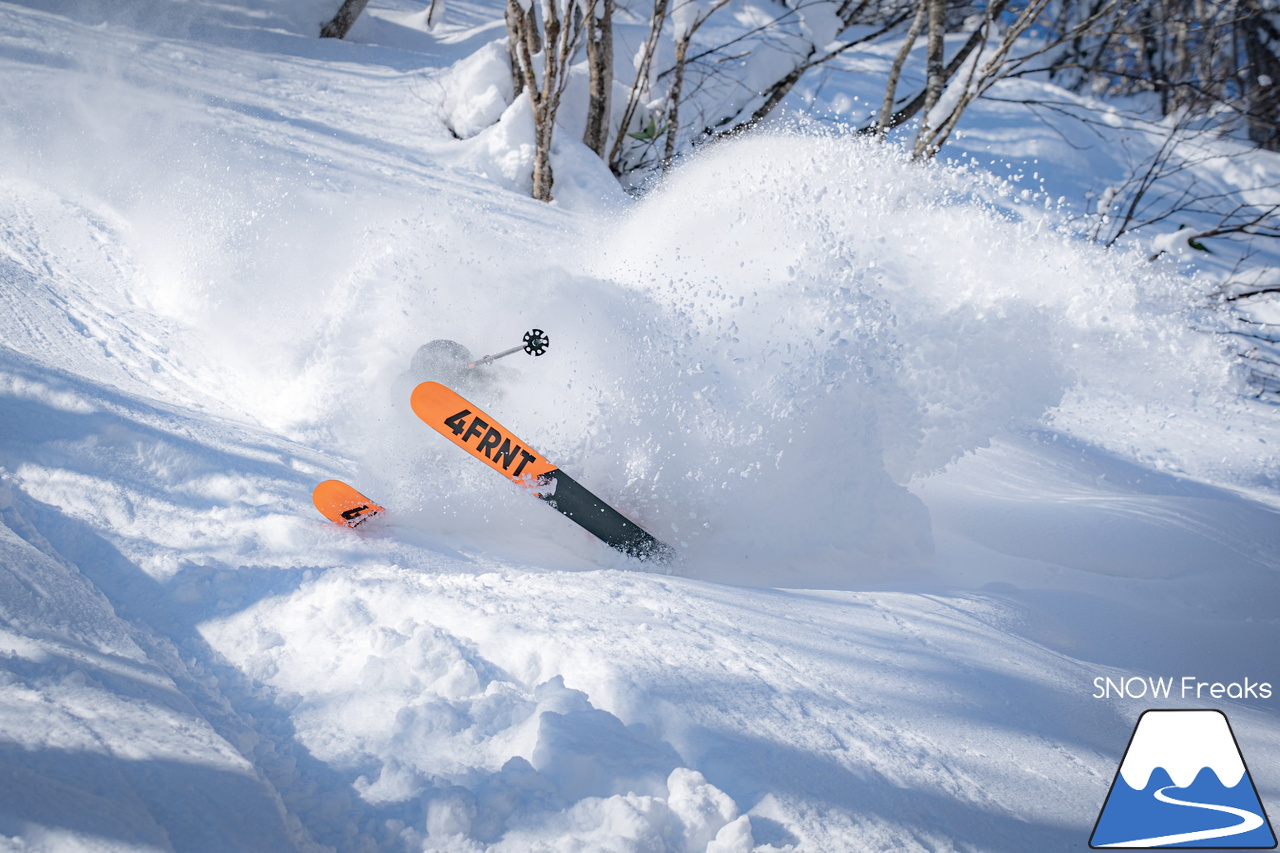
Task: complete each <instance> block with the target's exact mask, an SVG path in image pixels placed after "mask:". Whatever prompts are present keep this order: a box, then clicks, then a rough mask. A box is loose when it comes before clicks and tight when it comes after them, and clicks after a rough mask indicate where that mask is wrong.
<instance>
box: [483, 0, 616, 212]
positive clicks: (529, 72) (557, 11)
mask: <svg viewBox="0 0 1280 853" xmlns="http://www.w3.org/2000/svg"><path fill="white" fill-rule="evenodd" d="M596 2H597V0H587V2H585V3H583V4H579V3H577V2H575V0H542V2H541V3H540V4H539V5H538V6H536V7H535V6H534V4H533V2H532V0H507V12H506V19H507V32H508V34H509V36H510V39H511V41H510V44H511V57H512V71H513V72H514V74H515V77H516V80H515V82H516V89H517V91H523V92H524V94H526V95H527V96H528V98H529V101H530V104H531V106H532V107H533V125H534V156H533V197H534V198H536V199H538V200H539V201H551V186H552V183H553V182H554V176H553V175H552V172H551V143H552V140H553V138H554V136H555V128H556V113H557V112H559V110H560V101H561V98H562V97H563V95H564V87H565V83H566V82H567V81H568V72H569V65H570V63H571V61H572V60H573V57H574V54H575V53H576V52H577V50H578V47H579V45H580V42H581V38H582V33H583V30H584V28H585V27H584V21H585V20H590V19H591V17H592V16H593V15H594V14H595V6H596ZM539 13H540V14H539ZM539 18H541V24H542V26H541V28H539V26H538V19H539ZM539 54H541V60H542V62H541V65H542V68H541V72H542V73H541V75H539V73H538V68H537V66H536V63H537V60H538V58H539Z"/></svg>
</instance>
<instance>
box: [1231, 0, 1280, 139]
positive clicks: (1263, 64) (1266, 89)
mask: <svg viewBox="0 0 1280 853" xmlns="http://www.w3.org/2000/svg"><path fill="white" fill-rule="evenodd" d="M1245 9H1246V10H1247V11H1248V13H1249V14H1248V16H1247V17H1244V18H1242V20H1241V21H1239V22H1238V23H1237V24H1236V26H1239V27H1242V28H1244V47H1245V56H1246V57H1247V58H1248V60H1249V71H1250V72H1251V73H1250V75H1249V84H1248V90H1247V96H1246V100H1245V110H1246V116H1247V121H1248V125H1249V139H1250V140H1252V141H1253V143H1254V144H1255V145H1257V146H1258V147H1259V148H1265V149H1267V150H1269V151H1280V31H1278V29H1280V28H1278V27H1277V26H1273V25H1272V22H1271V21H1269V20H1268V19H1267V17H1266V15H1265V14H1264V13H1263V11H1262V10H1261V9H1260V8H1259V7H1258V4H1256V3H1248V4H1246V6H1245ZM1277 17H1278V18H1280V16H1277ZM1268 42H1269V43H1270V46H1268ZM1259 78H1262V80H1261V82H1260V81H1259ZM1268 78H1269V79H1268Z"/></svg>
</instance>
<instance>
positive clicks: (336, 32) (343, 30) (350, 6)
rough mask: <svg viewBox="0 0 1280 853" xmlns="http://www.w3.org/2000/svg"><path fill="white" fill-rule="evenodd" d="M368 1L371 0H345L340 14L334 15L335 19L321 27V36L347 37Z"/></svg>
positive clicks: (326, 37)
mask: <svg viewBox="0 0 1280 853" xmlns="http://www.w3.org/2000/svg"><path fill="white" fill-rule="evenodd" d="M368 2H369V0H345V2H344V3H343V4H342V8H341V9H339V10H338V14H336V15H334V16H333V20H332V21H330V22H329V23H327V24H325V25H324V26H323V27H321V28H320V38H322V39H340V38H346V36H347V33H348V32H349V31H350V30H351V26H352V24H354V23H355V22H356V18H358V17H360V13H361V12H363V11H364V7H365V5H366V4H367V3H368Z"/></svg>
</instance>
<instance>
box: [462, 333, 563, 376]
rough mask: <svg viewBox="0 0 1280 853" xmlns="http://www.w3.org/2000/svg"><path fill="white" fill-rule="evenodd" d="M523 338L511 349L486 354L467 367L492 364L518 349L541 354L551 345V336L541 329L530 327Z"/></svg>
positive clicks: (518, 350)
mask: <svg viewBox="0 0 1280 853" xmlns="http://www.w3.org/2000/svg"><path fill="white" fill-rule="evenodd" d="M523 340H524V343H522V344H517V345H515V346H513V347H512V348H511V349H504V350H503V351H502V352H500V353H496V354H494V355H486V356H484V357H483V358H479V359H476V360H475V361H473V362H471V363H470V364H468V365H467V369H471V368H474V367H479V366H480V365H482V364H493V363H494V362H495V361H497V360H498V359H500V358H506V357H507V356H509V355H511V354H512V353H517V352H520V350H524V351H525V352H527V353H529V355H532V356H539V355H543V354H544V353H546V351H547V347H549V346H551V338H550V337H548V336H547V333H546V332H544V331H542V330H541V329H530V330H529V331H527V332H525V333H524V339H523Z"/></svg>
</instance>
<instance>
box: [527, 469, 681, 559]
mask: <svg viewBox="0 0 1280 853" xmlns="http://www.w3.org/2000/svg"><path fill="white" fill-rule="evenodd" d="M534 494H535V495H536V496H537V497H538V498H541V499H542V500H544V501H546V502H547V503H548V504H550V505H551V506H552V507H553V508H555V509H556V510H558V511H559V512H561V513H562V514H564V515H566V516H568V517H569V518H571V519H573V520H574V521H575V522H577V523H578V524H579V525H580V526H581V527H582V528H583V529H584V530H586V531H588V532H589V533H591V534H592V535H594V536H595V537H596V538H597V539H600V540H601V541H603V542H605V543H607V544H608V545H609V546H611V547H613V548H616V549H617V550H619V551H621V552H622V553H624V554H626V555H628V556H630V557H635V558H636V559H637V560H646V561H653V562H658V563H669V562H671V561H672V560H674V559H675V557H676V551H675V549H674V548H672V547H671V546H670V545H668V544H667V543H665V542H663V541H661V540H659V539H655V538H654V537H653V536H652V535H650V534H649V533H648V532H647V531H646V530H645V529H644V528H642V527H641V526H640V525H638V524H636V523H635V522H634V521H632V520H631V519H629V518H627V517H626V516H625V515H623V514H622V513H620V512H618V511H617V510H615V509H614V508H613V507H611V506H609V505H608V504H607V503H605V502H604V501H602V500H600V498H598V497H596V496H595V495H594V494H592V493H591V492H590V491H588V490H587V488H586V487H585V486H583V485H582V484H580V483H579V482H578V481H577V480H575V479H573V478H572V477H570V476H569V475H568V474H566V473H564V472H563V471H560V470H558V469H557V470H554V471H551V472H549V473H547V474H544V475H543V476H542V477H541V478H539V483H538V484H537V486H536V491H535V492H534Z"/></svg>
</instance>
